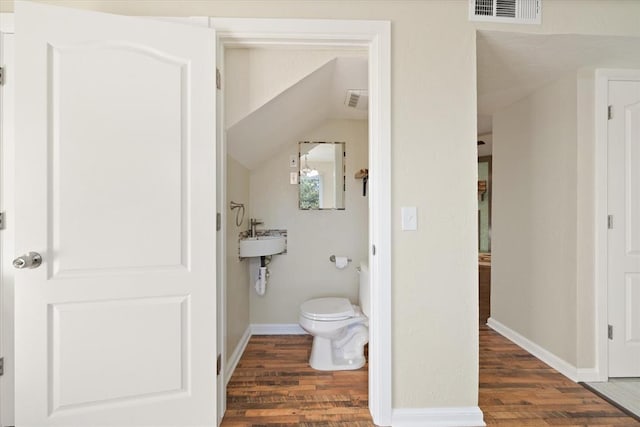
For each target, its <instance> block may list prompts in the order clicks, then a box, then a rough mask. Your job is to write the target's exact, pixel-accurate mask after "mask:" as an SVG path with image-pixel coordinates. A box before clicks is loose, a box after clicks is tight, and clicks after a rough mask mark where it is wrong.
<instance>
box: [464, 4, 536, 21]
mask: <svg viewBox="0 0 640 427" xmlns="http://www.w3.org/2000/svg"><path fill="white" fill-rule="evenodd" d="M541 18H542V0H469V20H470V21H484V22H503V23H505V24H506V23H509V24H540V22H541V20H542V19H541Z"/></svg>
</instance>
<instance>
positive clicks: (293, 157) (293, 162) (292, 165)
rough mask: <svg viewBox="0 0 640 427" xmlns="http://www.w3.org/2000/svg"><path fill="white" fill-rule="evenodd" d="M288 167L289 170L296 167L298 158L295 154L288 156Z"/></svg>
mask: <svg viewBox="0 0 640 427" xmlns="http://www.w3.org/2000/svg"><path fill="white" fill-rule="evenodd" d="M289 167H290V168H297V167H298V156H297V155H296V154H292V155H290V156H289ZM292 184H293V183H292Z"/></svg>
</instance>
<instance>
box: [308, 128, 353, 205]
mask: <svg viewBox="0 0 640 427" xmlns="http://www.w3.org/2000/svg"><path fill="white" fill-rule="evenodd" d="M298 152H299V156H300V160H299V162H298V165H299V166H300V181H299V185H298V187H299V192H298V200H299V207H300V209H302V210H310V209H344V208H345V207H344V192H345V163H344V159H345V143H344V142H320V141H314V142H311V141H302V142H299V143H298Z"/></svg>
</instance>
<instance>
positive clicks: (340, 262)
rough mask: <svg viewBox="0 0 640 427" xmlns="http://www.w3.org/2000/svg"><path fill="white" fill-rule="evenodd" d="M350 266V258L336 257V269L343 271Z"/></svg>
mask: <svg viewBox="0 0 640 427" xmlns="http://www.w3.org/2000/svg"><path fill="white" fill-rule="evenodd" d="M348 264H349V258H347V257H346V256H337V257H336V268H339V269H343V268H345V267H346V266H347V265H348Z"/></svg>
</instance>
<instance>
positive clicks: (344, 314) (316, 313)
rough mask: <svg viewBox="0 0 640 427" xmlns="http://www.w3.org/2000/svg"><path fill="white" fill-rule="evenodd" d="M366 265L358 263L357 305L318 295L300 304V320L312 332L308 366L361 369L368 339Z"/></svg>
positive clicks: (335, 369)
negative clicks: (358, 288)
mask: <svg viewBox="0 0 640 427" xmlns="http://www.w3.org/2000/svg"><path fill="white" fill-rule="evenodd" d="M369 292H370V289H369V266H368V265H367V264H366V263H364V262H362V263H360V290H359V297H360V301H359V302H360V306H357V305H352V304H351V302H350V301H349V300H348V299H347V298H317V299H312V300H309V301H306V302H304V303H303V304H302V305H301V306H300V318H299V323H300V326H302V328H303V329H304V330H305V331H307V332H308V333H310V334H311V335H313V346H312V348H311V357H310V358H309V365H311V367H312V368H314V369H317V370H319V371H342V370H349V369H360V368H361V367H363V366H364V364H365V363H366V360H365V357H364V346H365V344H367V343H368V342H369V327H368V326H369V319H368V318H367V316H368V315H369V308H370V304H369V301H370V300H369V295H370V293H369Z"/></svg>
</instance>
